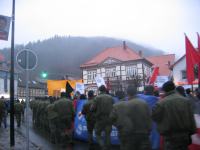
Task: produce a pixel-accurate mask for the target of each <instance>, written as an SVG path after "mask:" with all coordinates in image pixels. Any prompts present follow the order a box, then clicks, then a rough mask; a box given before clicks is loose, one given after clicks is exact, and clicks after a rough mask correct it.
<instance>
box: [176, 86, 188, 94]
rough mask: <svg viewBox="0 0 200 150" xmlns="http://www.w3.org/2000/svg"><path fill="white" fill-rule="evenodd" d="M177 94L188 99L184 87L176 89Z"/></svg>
mask: <svg viewBox="0 0 200 150" xmlns="http://www.w3.org/2000/svg"><path fill="white" fill-rule="evenodd" d="M176 93H177V94H180V95H182V96H183V97H186V94H185V89H184V88H183V87H182V86H177V87H176Z"/></svg>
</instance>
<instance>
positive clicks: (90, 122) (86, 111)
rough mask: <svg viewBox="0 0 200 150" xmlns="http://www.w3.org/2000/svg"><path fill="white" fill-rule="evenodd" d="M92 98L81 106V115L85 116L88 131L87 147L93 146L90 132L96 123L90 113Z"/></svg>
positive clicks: (92, 114) (93, 115)
mask: <svg viewBox="0 0 200 150" xmlns="http://www.w3.org/2000/svg"><path fill="white" fill-rule="evenodd" d="M93 100H94V98H88V101H87V102H86V103H85V104H84V105H83V109H82V112H81V113H82V114H83V115H85V120H86V121H87V130H88V140H89V145H90V146H92V145H93V136H92V132H93V129H94V126H95V123H96V118H95V114H94V113H93V112H91V111H90V107H91V105H92V102H93Z"/></svg>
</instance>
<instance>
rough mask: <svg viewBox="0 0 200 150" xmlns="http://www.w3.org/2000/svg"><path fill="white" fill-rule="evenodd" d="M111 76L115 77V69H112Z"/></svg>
mask: <svg viewBox="0 0 200 150" xmlns="http://www.w3.org/2000/svg"><path fill="white" fill-rule="evenodd" d="M111 77H115V69H111Z"/></svg>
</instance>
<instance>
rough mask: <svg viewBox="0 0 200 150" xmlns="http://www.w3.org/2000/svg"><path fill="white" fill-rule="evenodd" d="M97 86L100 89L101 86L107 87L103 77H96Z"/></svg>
mask: <svg viewBox="0 0 200 150" xmlns="http://www.w3.org/2000/svg"><path fill="white" fill-rule="evenodd" d="M95 80H96V83H97V86H98V87H100V86H101V85H104V86H105V87H106V84H105V81H104V79H103V77H95Z"/></svg>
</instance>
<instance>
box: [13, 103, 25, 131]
mask: <svg viewBox="0 0 200 150" xmlns="http://www.w3.org/2000/svg"><path fill="white" fill-rule="evenodd" d="M14 110H15V118H16V120H17V127H19V126H20V125H21V124H20V123H21V114H23V113H24V106H23V105H22V104H20V103H19V100H17V103H15V105H14Z"/></svg>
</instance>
